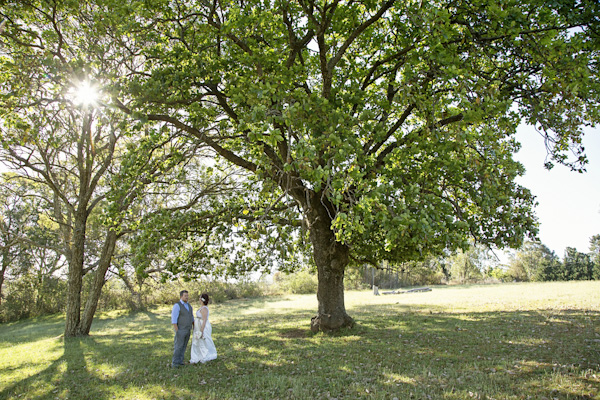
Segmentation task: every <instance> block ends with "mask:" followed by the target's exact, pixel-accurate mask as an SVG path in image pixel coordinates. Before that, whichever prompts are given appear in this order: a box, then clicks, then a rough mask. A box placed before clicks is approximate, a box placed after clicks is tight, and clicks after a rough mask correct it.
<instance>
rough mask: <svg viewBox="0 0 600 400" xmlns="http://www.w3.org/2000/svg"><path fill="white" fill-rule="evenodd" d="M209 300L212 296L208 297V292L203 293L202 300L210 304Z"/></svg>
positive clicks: (205, 303)
mask: <svg viewBox="0 0 600 400" xmlns="http://www.w3.org/2000/svg"><path fill="white" fill-rule="evenodd" d="M208 300H210V298H209V297H208V294H207V293H202V295H201V296H200V301H201V302H203V303H204V305H207V304H208Z"/></svg>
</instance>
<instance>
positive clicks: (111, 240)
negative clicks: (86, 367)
mask: <svg viewBox="0 0 600 400" xmlns="http://www.w3.org/2000/svg"><path fill="white" fill-rule="evenodd" d="M116 242H117V234H116V233H115V231H113V230H109V232H108V234H107V237H106V240H105V241H104V246H103V248H102V254H101V256H100V262H99V265H98V268H97V269H96V272H95V274H94V283H93V284H92V287H91V289H90V293H89V295H88V298H87V301H86V303H85V309H84V310H83V316H82V318H81V321H80V323H79V327H78V334H79V335H81V336H87V335H89V334H90V329H91V327H92V322H93V321H94V314H95V313H96V308H98V301H99V300H100V295H101V294H102V288H103V287H104V282H106V280H105V278H106V271H108V267H110V263H111V260H112V256H113V253H114V251H115V244H116Z"/></svg>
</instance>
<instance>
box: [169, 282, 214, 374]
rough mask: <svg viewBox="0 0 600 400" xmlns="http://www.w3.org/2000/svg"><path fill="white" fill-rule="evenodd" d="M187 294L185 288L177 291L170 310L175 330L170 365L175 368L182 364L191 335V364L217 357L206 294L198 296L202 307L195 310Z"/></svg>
mask: <svg viewBox="0 0 600 400" xmlns="http://www.w3.org/2000/svg"><path fill="white" fill-rule="evenodd" d="M188 299H189V294H188V291H187V290H182V291H181V292H180V293H179V301H178V302H177V303H175V305H174V306H173V310H172V311H171V324H172V325H173V330H174V331H175V346H174V350H173V361H172V363H171V366H172V367H174V368H176V367H180V366H182V365H184V362H183V357H184V355H185V350H186V349H187V344H188V341H189V340H190V336H192V357H191V359H190V363H191V364H196V363H198V362H201V363H205V362H207V361H210V360H214V359H216V358H217V349H216V348H215V343H214V342H213V340H212V326H211V325H210V322H209V320H208V307H207V305H208V301H209V297H208V294H206V293H203V294H202V295H201V296H200V302H201V303H202V307H200V309H199V310H198V311H197V312H196V318H194V311H193V309H192V306H191V305H190V304H189V303H188Z"/></svg>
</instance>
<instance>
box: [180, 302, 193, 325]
mask: <svg viewBox="0 0 600 400" xmlns="http://www.w3.org/2000/svg"><path fill="white" fill-rule="evenodd" d="M188 307H189V308H190V311H188V310H187V309H186V308H185V306H184V305H183V302H181V301H180V302H179V316H178V317H177V327H178V328H179V329H185V330H191V329H192V324H193V323H194V311H193V310H192V306H191V305H189V304H188Z"/></svg>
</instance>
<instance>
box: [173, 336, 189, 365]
mask: <svg viewBox="0 0 600 400" xmlns="http://www.w3.org/2000/svg"><path fill="white" fill-rule="evenodd" d="M190 333H191V330H190V329H179V330H177V332H176V333H175V342H174V349H173V362H172V365H173V367H179V366H180V365H183V357H184V356H185V350H186V349H187V345H188V341H189V340H190Z"/></svg>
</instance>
